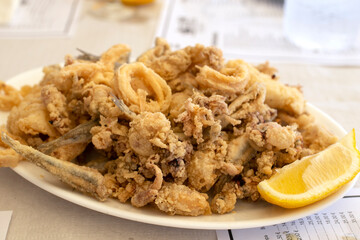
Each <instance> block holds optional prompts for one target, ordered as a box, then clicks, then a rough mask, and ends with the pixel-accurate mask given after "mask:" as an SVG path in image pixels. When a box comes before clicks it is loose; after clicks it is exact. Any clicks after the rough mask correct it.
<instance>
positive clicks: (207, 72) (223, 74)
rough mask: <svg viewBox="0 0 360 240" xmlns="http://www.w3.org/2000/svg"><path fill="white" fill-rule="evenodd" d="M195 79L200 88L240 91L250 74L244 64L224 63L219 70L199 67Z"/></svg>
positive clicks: (227, 92) (229, 91) (226, 92)
mask: <svg viewBox="0 0 360 240" xmlns="http://www.w3.org/2000/svg"><path fill="white" fill-rule="evenodd" d="M199 70H200V72H199V73H198V74H197V75H196V81H197V82H198V84H199V87H200V88H202V89H211V90H215V91H220V92H221V93H224V94H233V93H241V92H243V91H244V88H245V86H246V84H247V83H248V80H249V77H250V74H249V70H248V67H247V66H246V65H233V64H226V65H225V67H224V68H222V69H221V70H220V71H219V72H218V71H216V70H214V69H212V68H210V67H208V66H203V67H199Z"/></svg>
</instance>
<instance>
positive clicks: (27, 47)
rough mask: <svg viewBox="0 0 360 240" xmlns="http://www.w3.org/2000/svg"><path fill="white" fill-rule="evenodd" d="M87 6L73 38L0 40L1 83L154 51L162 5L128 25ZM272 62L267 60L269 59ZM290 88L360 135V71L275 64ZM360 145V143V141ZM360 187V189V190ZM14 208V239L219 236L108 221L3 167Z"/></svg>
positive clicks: (5, 205) (4, 195) (3, 197)
mask: <svg viewBox="0 0 360 240" xmlns="http://www.w3.org/2000/svg"><path fill="white" fill-rule="evenodd" d="M92 3H93V2H92V1H87V2H86V3H85V4H84V10H83V12H82V14H81V16H80V20H79V24H78V28H77V31H76V33H75V35H74V36H73V37H72V38H48V39H0V54H1V58H0V79H2V80H7V79H9V78H11V77H13V76H15V75H17V74H18V73H21V72H24V71H26V70H29V69H32V68H37V67H40V66H44V65H48V64H50V63H58V62H62V61H63V57H64V55H65V54H66V53H70V54H74V55H75V54H77V53H76V50H75V49H76V48H77V47H80V48H82V49H84V50H88V51H92V52H94V53H101V52H102V51H104V50H105V49H107V48H108V47H109V46H111V45H113V44H116V43H126V44H129V45H130V46H131V47H132V49H133V56H138V55H139V54H140V53H141V52H143V51H144V50H146V49H148V48H149V47H150V46H151V45H152V39H153V34H154V32H155V26H156V22H157V19H158V18H157V16H158V15H159V12H160V10H161V4H162V2H161V1H160V0H158V1H157V2H156V3H155V4H152V5H148V6H142V7H140V8H139V9H138V10H137V15H136V17H135V18H132V19H128V20H126V21H119V20H114V19H100V18H97V17H95V16H93V15H91V14H88V12H89V8H90V7H91V5H92ZM264 60H266V59H264ZM275 66H276V67H277V68H278V69H279V74H280V77H281V80H282V81H283V82H286V83H289V84H294V85H298V84H300V85H302V86H303V91H304V93H305V97H306V99H307V100H308V101H309V102H311V103H313V104H314V105H315V106H317V107H319V108H320V109H322V110H323V111H325V112H326V113H328V114H329V115H330V116H331V117H333V118H334V119H335V120H336V121H337V122H338V123H340V124H341V125H342V126H343V127H344V128H345V129H346V130H347V131H350V130H351V129H352V128H355V129H356V130H357V132H358V133H359V134H360V111H359V104H360V68H343V67H320V66H313V65H312V66H306V65H285V64H282V65H275ZM357 140H358V142H360V137H359V136H357ZM358 185H359V184H358ZM4 210H13V216H12V220H11V223H10V227H9V232H8V237H7V239H8V240H12V239H28V240H30V239H37V240H39V239H128V240H135V239H159V240H160V239H174V240H178V239H179V240H180V239H184V240H185V239H186V240H188V239H204V240H205V239H206V240H211V239H216V233H215V231H210V230H187V229H177V228H168V227H160V226H154V225H150V224H143V223H138V222H133V221H128V220H124V219H120V218H116V217H112V216H108V215H104V214H101V213H98V212H95V211H92V210H89V209H86V208H83V207H81V206H78V205H75V204H73V203H70V202H68V201H65V200H63V199H60V198H58V197H56V196H53V195H52V194H50V193H48V192H46V191H44V190H42V189H40V188H38V187H36V186H34V185H33V184H31V183H29V182H27V181H26V180H24V179H23V178H21V177H20V176H18V175H17V174H16V173H14V172H13V171H12V170H11V169H0V211H4Z"/></svg>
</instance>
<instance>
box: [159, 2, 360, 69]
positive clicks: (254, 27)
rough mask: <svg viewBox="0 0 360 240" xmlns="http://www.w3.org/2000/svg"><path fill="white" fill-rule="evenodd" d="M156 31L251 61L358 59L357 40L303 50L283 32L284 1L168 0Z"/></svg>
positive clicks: (179, 44)
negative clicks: (333, 50)
mask: <svg viewBox="0 0 360 240" xmlns="http://www.w3.org/2000/svg"><path fill="white" fill-rule="evenodd" d="M165 3H166V4H165V7H164V11H163V15H162V18H161V20H160V24H159V27H158V30H157V34H156V36H160V37H162V38H165V39H166V40H168V41H169V43H170V44H171V47H172V48H173V49H180V48H183V47H186V46H188V45H194V44H196V43H201V44H203V45H214V46H217V47H219V48H220V49H221V50H223V53H224V56H225V57H226V58H227V59H229V58H232V59H234V58H241V59H245V60H247V61H250V62H264V61H265V60H269V61H271V62H282V63H306V64H322V65H354V66H355V65H360V46H357V47H356V48H354V49H350V50H348V51H344V52H341V53H337V54H329V53H319V52H315V51H305V50H302V49H300V48H298V47H296V46H294V45H293V44H292V43H290V42H289V41H287V40H286V39H285V37H284V36H283V32H282V18H283V1H280V0H268V1H253V0H210V1H201V0H194V1H189V0H166V1H165Z"/></svg>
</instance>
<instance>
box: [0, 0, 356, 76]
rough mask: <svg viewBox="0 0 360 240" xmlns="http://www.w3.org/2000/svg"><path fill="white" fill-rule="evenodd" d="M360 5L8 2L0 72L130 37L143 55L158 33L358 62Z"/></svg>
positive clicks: (3, 9) (0, 12) (274, 58)
mask: <svg viewBox="0 0 360 240" xmlns="http://www.w3.org/2000/svg"><path fill="white" fill-rule="evenodd" d="M359 9H360V1H357V0H343V1H340V0H328V1H325V0H318V1H312V0H303V1H300V0H285V2H284V1H283V0H192V1H190V0H1V1H0V52H1V55H2V56H3V58H2V60H0V66H1V68H2V69H3V71H1V75H0V78H2V79H7V78H9V77H12V76H14V75H16V74H17V73H19V72H20V71H24V70H27V69H31V68H35V67H39V66H43V65H47V64H50V63H58V62H61V61H62V59H63V56H64V55H65V54H66V53H70V54H77V52H76V48H81V49H84V50H86V51H89V52H93V53H95V54H99V53H101V52H102V51H104V50H105V49H107V48H108V47H109V46H111V45H113V44H116V43H126V44H129V45H130V46H131V48H132V57H133V58H135V57H136V56H138V55H139V54H140V53H142V52H143V51H145V50H146V49H148V48H149V47H151V46H152V44H153V40H154V38H155V37H157V36H159V37H163V38H166V39H167V40H168V41H169V42H170V44H171V46H172V47H173V48H174V49H178V48H182V47H185V46H187V45H190V44H195V43H202V44H204V45H215V46H217V47H219V48H221V49H222V50H223V52H224V55H225V57H227V58H243V59H245V60H247V61H250V62H263V61H265V60H269V61H271V62H274V63H277V62H279V63H301V64H318V65H332V66H357V65H359V64H360V47H359V45H360V41H359V24H360V20H359V18H360V15H359V14H358V13H357V10H359ZM9 56H12V57H11V58H9ZM25 56H26V57H25ZM40 56H41V57H40ZM21 59H31V61H24V60H21ZM5 69H6V71H4V70H5Z"/></svg>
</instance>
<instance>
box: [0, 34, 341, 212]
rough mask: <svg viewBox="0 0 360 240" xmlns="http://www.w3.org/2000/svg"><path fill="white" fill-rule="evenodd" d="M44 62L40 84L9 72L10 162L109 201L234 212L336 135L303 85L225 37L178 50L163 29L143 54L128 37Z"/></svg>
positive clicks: (1, 102)
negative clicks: (320, 120)
mask: <svg viewBox="0 0 360 240" xmlns="http://www.w3.org/2000/svg"><path fill="white" fill-rule="evenodd" d="M81 52H82V55H80V56H78V57H77V58H74V57H72V56H70V55H67V56H66V57H65V64H64V66H63V67H62V66H59V65H52V66H48V67H45V68H44V69H43V72H44V77H43V79H42V80H41V82H40V83H39V84H36V85H34V86H25V87H22V88H21V90H16V89H14V88H12V87H10V86H7V85H6V84H4V83H1V86H0V87H1V90H2V95H1V97H0V108H1V109H2V110H7V111H10V114H9V117H8V121H7V125H6V126H3V127H2V142H1V145H2V146H3V147H4V149H3V150H1V152H0V166H3V167H9V166H10V167H14V166H16V164H17V163H18V162H19V161H20V160H22V159H26V160H27V161H30V162H33V163H35V164H37V165H38V166H40V167H42V168H44V169H46V170H47V171H49V172H50V173H52V174H54V175H55V176H57V177H58V178H59V179H60V180H61V181H63V182H65V183H67V184H69V185H70V186H72V187H73V188H75V189H77V190H79V191H82V192H84V193H86V194H88V195H91V196H93V197H96V198H97V199H99V200H101V201H105V200H106V199H107V198H109V197H111V198H115V199H118V200H119V201H120V202H122V203H125V202H128V201H129V202H131V204H132V205H133V206H135V207H143V206H145V205H148V204H151V205H153V206H156V207H157V208H158V209H159V210H161V211H164V212H166V213H167V214H170V215H174V214H178V215H188V216H198V215H203V214H211V213H218V214H224V213H228V212H231V211H232V210H233V209H234V207H235V204H236V202H237V199H243V200H248V201H257V200H258V199H260V195H259V193H258V191H257V185H258V183H259V182H260V181H262V180H265V179H268V178H270V177H271V176H272V175H273V174H274V173H275V172H276V171H277V169H279V168H282V167H283V166H285V165H287V164H289V163H292V162H294V161H295V160H298V159H300V158H302V157H304V156H307V155H310V154H314V153H317V152H319V151H321V150H323V149H324V148H326V147H327V146H329V145H331V144H332V143H334V142H336V140H337V139H336V137H334V136H333V135H332V134H331V133H329V132H328V131H326V130H325V129H323V128H321V127H320V126H319V125H318V124H317V123H315V120H314V117H312V116H311V115H310V114H309V113H307V112H306V110H305V101H304V98H303V94H302V92H301V90H300V88H299V87H292V86H287V85H284V84H283V83H281V82H280V81H279V80H278V77H277V75H276V69H274V68H272V67H270V66H269V65H268V64H267V63H265V64H261V65H259V66H253V65H251V64H249V63H246V62H244V61H243V60H230V61H227V62H225V61H224V59H223V56H222V52H221V51H220V50H219V49H217V48H215V47H204V46H203V45H200V44H197V45H195V46H189V47H186V48H184V49H180V50H177V51H172V50H171V49H170V47H169V45H168V43H167V42H166V41H165V40H163V39H157V40H156V45H155V47H154V48H152V49H150V50H148V51H146V52H145V53H144V54H142V55H141V56H140V57H138V58H137V60H136V61H135V62H131V63H129V62H128V59H129V54H130V49H129V47H128V46H126V45H123V44H119V45H115V46H113V47H111V48H110V49H109V50H107V51H106V52H105V53H103V54H102V55H101V56H96V55H92V54H89V53H86V52H84V51H81Z"/></svg>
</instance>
